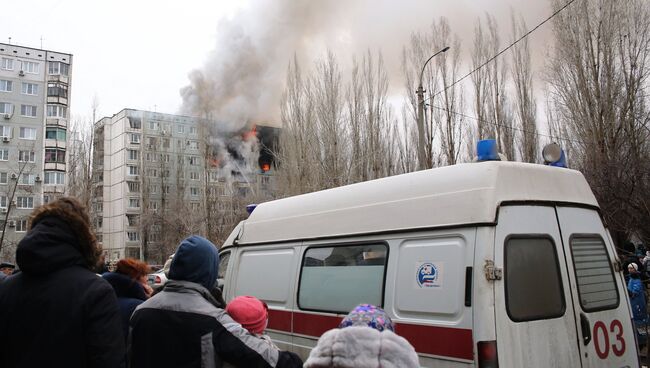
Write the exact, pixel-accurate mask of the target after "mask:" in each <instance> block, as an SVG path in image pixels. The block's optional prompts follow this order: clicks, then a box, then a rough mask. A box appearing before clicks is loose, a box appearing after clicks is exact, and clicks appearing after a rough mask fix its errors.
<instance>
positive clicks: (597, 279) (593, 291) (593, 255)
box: [570, 235, 619, 312]
mask: <svg viewBox="0 0 650 368" xmlns="http://www.w3.org/2000/svg"><path fill="white" fill-rule="evenodd" d="M570 243H571V255H572V258H573V267H574V270H575V273H576V280H577V283H578V295H579V297H580V305H581V306H582V309H583V310H584V311H585V312H595V311H600V310H605V309H614V308H617V307H618V302H619V297H618V290H617V289H616V281H615V279H614V273H613V271H612V266H611V262H610V260H609V256H608V255H607V250H606V249H605V243H604V242H603V239H602V238H601V237H600V236H597V235H589V236H571V239H570Z"/></svg>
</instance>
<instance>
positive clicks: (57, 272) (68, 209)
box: [0, 198, 125, 368]
mask: <svg viewBox="0 0 650 368" xmlns="http://www.w3.org/2000/svg"><path fill="white" fill-rule="evenodd" d="M100 253H101V249H100V248H99V247H98V244H97V240H96V239H95V235H94V234H93V232H92V230H91V228H90V220H89V217H88V214H87V212H86V209H85V208H84V206H83V205H82V204H81V203H79V201H77V200H76V199H74V198H60V199H58V200H56V201H54V202H51V203H48V204H46V205H43V206H40V207H38V208H37V209H35V210H34V212H33V213H32V215H31V217H30V219H29V231H28V232H27V234H26V235H25V237H24V238H23V239H22V240H21V241H20V243H19V244H18V248H17V250H16V261H17V263H18V266H19V267H20V269H21V271H22V272H21V273H19V274H17V275H14V276H12V277H10V278H8V279H7V280H5V282H3V283H2V284H1V285H0V331H11V338H8V339H3V341H2V344H0V361H1V362H2V366H3V367H7V368H9V367H45V366H48V367H49V366H61V367H63V366H65V367H107V368H108V367H122V366H123V365H124V363H125V361H124V360H125V359H124V358H125V346H124V345H125V344H124V337H123V333H122V330H121V328H120V326H121V324H120V313H119V309H118V304H117V298H116V297H115V293H114V292H113V289H112V288H111V286H110V285H109V284H108V283H107V282H106V281H105V280H103V279H102V278H101V277H98V276H97V275H96V274H95V272H94V270H95V268H96V266H97V264H98V260H99V255H100Z"/></svg>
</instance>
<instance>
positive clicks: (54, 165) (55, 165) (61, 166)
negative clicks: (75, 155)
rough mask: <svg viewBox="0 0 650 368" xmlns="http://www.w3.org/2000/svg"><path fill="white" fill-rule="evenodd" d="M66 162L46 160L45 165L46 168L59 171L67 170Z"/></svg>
mask: <svg viewBox="0 0 650 368" xmlns="http://www.w3.org/2000/svg"><path fill="white" fill-rule="evenodd" d="M65 166H66V165H65V162H46V163H45V165H44V166H43V169H44V170H57V171H65V170H66V167H65Z"/></svg>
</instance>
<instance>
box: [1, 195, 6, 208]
mask: <svg viewBox="0 0 650 368" xmlns="http://www.w3.org/2000/svg"><path fill="white" fill-rule="evenodd" d="M0 208H7V196H0Z"/></svg>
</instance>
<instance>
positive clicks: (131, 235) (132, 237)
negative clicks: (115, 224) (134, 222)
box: [126, 231, 140, 241]
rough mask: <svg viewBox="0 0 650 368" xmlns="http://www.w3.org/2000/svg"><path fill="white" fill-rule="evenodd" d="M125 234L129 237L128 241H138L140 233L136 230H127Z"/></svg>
mask: <svg viewBox="0 0 650 368" xmlns="http://www.w3.org/2000/svg"><path fill="white" fill-rule="evenodd" d="M126 236H127V238H128V239H129V241H139V240H140V233H138V232H137V231H127V232H126Z"/></svg>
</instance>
